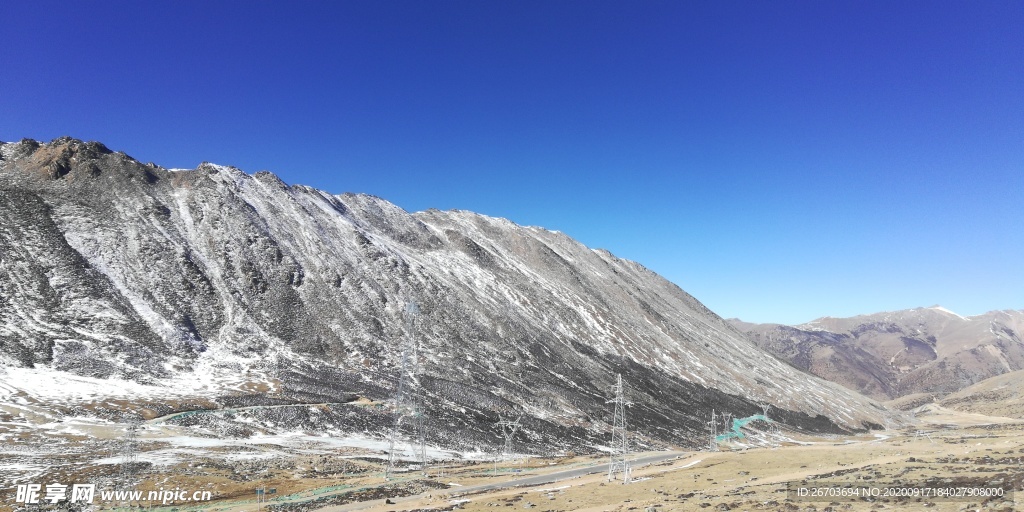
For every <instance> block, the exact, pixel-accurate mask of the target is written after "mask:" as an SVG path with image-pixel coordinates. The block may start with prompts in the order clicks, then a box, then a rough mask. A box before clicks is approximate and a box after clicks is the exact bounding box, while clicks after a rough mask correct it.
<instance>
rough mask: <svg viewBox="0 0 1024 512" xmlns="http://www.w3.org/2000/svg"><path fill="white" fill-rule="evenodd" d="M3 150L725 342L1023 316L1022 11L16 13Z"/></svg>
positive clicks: (594, 1)
mask: <svg viewBox="0 0 1024 512" xmlns="http://www.w3.org/2000/svg"><path fill="white" fill-rule="evenodd" d="M2 12H3V15H4V18H5V21H4V23H3V29H2V30H0V48H2V49H3V59H2V61H3V62H2V64H0V69H2V72H0V140H8V141H10V140H17V139H20V138H23V137H29V138H35V139H40V140H49V139H52V138H55V137H57V136H60V135H71V136H74V137H77V138H82V139H86V140H99V141H102V142H104V143H105V144H107V145H108V146H110V147H111V148H112V149H116V150H123V151H125V152H127V153H128V154H130V155H132V156H134V157H135V158H138V159H139V160H142V161H154V162H156V163H158V164H160V165H163V166H166V167H194V166H195V165H197V164H198V163H199V162H201V161H204V160H206V161H212V162H216V163H222V164H230V165H235V166H237V167H240V168H242V169H243V170H246V171H248V172H255V171H257V170H261V169H268V170H271V171H273V172H275V173H277V174H279V175H280V176H281V177H282V178H283V179H284V180H285V181H287V182H289V183H302V184H307V185H312V186H315V187H317V188H322V189H325V190H328V191H331V192H335V193H341V192H346V191H351V192H366V193H371V194H375V195H378V196H381V197H384V198H386V199H388V200H390V201H392V202H394V203H396V204H398V205H400V206H402V207H403V208H405V209H407V210H410V211H417V210H422V209H426V208H431V207H434V208H440V209H449V208H460V209H467V210H473V211H476V212H480V213H484V214H487V215H492V216H499V217H506V218H509V219H511V220H513V221H515V222H518V223H520V224H528V225H540V226H544V227H547V228H550V229H557V230H560V231H564V232H566V233H567V234H569V235H571V236H573V237H575V238H577V239H579V240H581V241H582V242H584V243H585V244H587V245H589V246H591V247H601V248H606V249H609V250H611V251H612V252H613V253H615V254H616V255H618V256H621V257H625V258H629V259H633V260H636V261H639V262H641V263H643V264H644V265H646V266H648V267H649V268H651V269H653V270H655V271H657V272H659V273H660V274H662V275H664V276H665V277H667V278H668V279H670V280H672V281H673V282H675V283H677V284H679V285H680V286H681V287H682V288H683V289H685V290H686V291H688V292H690V293H691V294H693V295H694V296H696V297H697V298H698V299H699V300H701V301H702V302H704V303H705V304H706V305H707V306H709V307H710V308H711V309H712V310H714V311H716V312H717V313H719V314H721V315H722V316H725V317H740V318H743V319H745V320H749V321H759V322H768V321H774V322H782V323H798V322H803V321H808V320H811V319H813V318H816V317H819V316H824V315H831V316H848V315H854V314H860V313H870V312H876V311H883V310H893V309H902V308H909V307H915V306H929V305H932V304H942V305H944V306H946V307H947V308H950V309H952V310H954V311H957V312H959V313H961V314H978V313H982V312H985V311H988V310H992V309H1006V308H1024V263H1022V262H1024V256H1022V252H1024V205H1022V201H1024V29H1022V28H1021V27H1024V2H1019V1H985V2H943V1H927V2H911V1H905V2H862V1H856V2H843V1H829V2H820V1H807V2H785V1H780V2H775V1H773V2H763V1H757V2H754V1H713V2H712V1H709V2H679V1H671V2H656V1H647V2H643V1H642V2H621V1H616V2H605V1H598V0H587V1H544V2H530V1H514V2H513V1H501V2H499V1H480V0H472V1H432V2H431V1H419V0H417V1H380V2H378V1H363V2H341V1H338V2H327V1H317V2H301V1H300V2H265V1H248V2H224V1H221V2H216V1H215V2H199V1H177V2H166V3H165V2H157V1H152V2H150V1H147V2H114V1H104V2H88V3H86V2H55V3H46V2H14V3H11V4H8V5H5V7H4V9H3V11H2Z"/></svg>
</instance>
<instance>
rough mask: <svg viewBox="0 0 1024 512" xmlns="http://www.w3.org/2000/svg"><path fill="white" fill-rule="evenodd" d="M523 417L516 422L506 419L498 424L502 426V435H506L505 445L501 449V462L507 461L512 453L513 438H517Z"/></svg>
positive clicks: (520, 416)
mask: <svg viewBox="0 0 1024 512" xmlns="http://www.w3.org/2000/svg"><path fill="white" fill-rule="evenodd" d="M522 419H523V415H522V414H520V415H519V417H518V418H516V420H515V421H509V420H506V419H504V418H502V419H501V421H499V422H498V425H500V426H501V433H502V434H504V435H505V445H504V446H503V447H502V449H501V460H502V461H505V460H506V459H507V458H508V456H509V454H511V453H512V438H513V437H515V435H516V432H517V431H519V422H520V421H522Z"/></svg>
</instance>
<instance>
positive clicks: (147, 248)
mask: <svg viewBox="0 0 1024 512" xmlns="http://www.w3.org/2000/svg"><path fill="white" fill-rule="evenodd" d="M410 300H412V301H415V302H416V303H417V304H418V307H419V311H420V312H419V314H418V315H416V316H415V317H414V324H413V331H414V335H415V336H414V338H415V339H416V340H417V341H418V343H419V346H420V349H419V353H418V356H417V357H416V359H415V362H416V363H417V366H418V368H419V369H418V371H417V373H416V376H415V381H414V386H413V390H414V391H413V393H414V394H415V395H417V396H418V397H419V400H420V401H421V402H422V403H424V404H425V405H426V412H425V417H426V420H425V421H427V422H428V423H430V424H431V425H432V426H433V427H435V428H433V429H431V432H432V434H431V435H432V436H435V437H436V438H435V439H431V440H430V441H431V442H435V443H437V444H446V443H447V444H452V443H461V444H463V445H466V446H482V445H488V444H493V443H495V442H497V441H498V440H497V435H496V431H495V427H494V423H495V422H496V421H498V418H499V415H500V414H505V415H514V414H524V420H523V422H524V431H525V432H526V437H528V438H529V441H527V443H528V444H529V445H531V446H534V447H539V446H542V445H543V446H547V447H549V448H550V447H552V446H556V447H571V448H574V449H578V448H583V449H588V448H590V449H593V448H594V447H598V446H600V445H601V444H602V443H605V442H607V434H608V432H609V431H610V426H609V420H610V416H611V410H610V406H609V405H608V403H607V401H608V400H609V399H610V398H611V395H610V393H611V392H610V388H611V386H612V384H613V382H614V380H615V376H616V374H618V373H621V374H622V375H623V377H624V379H625V381H626V383H627V389H628V394H629V397H628V398H629V400H630V401H631V402H632V406H631V407H630V412H629V414H630V420H629V421H630V426H631V429H632V430H633V431H634V432H636V436H637V437H636V439H637V442H638V443H640V444H645V443H647V444H648V445H651V446H654V445H659V444H663V443H669V442H671V443H683V444H685V443H702V442H703V440H702V438H703V435H704V434H703V431H704V430H705V428H706V427H705V422H706V421H707V415H708V413H709V411H710V409H711V408H716V409H717V410H719V411H723V410H727V411H731V412H733V413H734V414H736V415H746V414H753V413H754V412H760V411H761V409H760V407H759V406H758V403H759V402H767V403H771V404H773V405H774V406H775V409H773V411H774V412H773V415H774V417H775V418H776V419H777V420H779V421H783V422H786V423H790V424H793V425H799V426H802V427H803V428H808V429H816V430H830V429H832V430H834V429H837V428H846V429H851V428H852V429H858V428H864V427H865V426H868V425H871V424H878V423H881V417H882V414H883V413H882V409H881V407H880V406H879V405H878V404H877V403H875V402H873V401H870V400H868V399H865V398H864V397H862V396H859V395H857V394H856V393H852V392H849V391H847V390H846V389H844V388H842V387H840V386H837V385H835V384H832V383H829V382H825V381H822V380H819V379H817V378H814V377H811V376H808V375H807V374H805V373H803V372H801V371H798V370H796V369H795V368H793V367H791V366H790V365H788V364H786V363H783V362H781V361H779V360H777V359H775V358H774V357H772V356H770V355H768V354H767V353H766V352H764V351H763V350H761V349H759V348H758V347H757V346H755V345H754V344H752V343H751V342H750V341H748V340H747V339H746V338H745V337H744V336H743V335H742V334H741V333H740V332H738V331H737V330H736V329H734V328H733V327H732V326H730V325H729V324H728V323H726V322H725V321H723V320H722V319H720V318H719V317H718V316H716V315H715V314H714V313H712V312H711V311H709V310H708V309H706V308H705V307H704V306H703V305H702V304H701V303H700V302H698V301H697V300H696V299H694V298H693V297H691V296H690V295H688V294H687V293H685V292H684V291H683V290H681V289H680V288H679V287H677V286H676V285H674V284H672V283H670V282H668V281H666V280H665V279H663V278H661V277H660V276H658V275H656V274H655V273H653V272H651V271H650V270H648V269H646V268H644V267H643V266H641V265H639V264H637V263H634V262H631V261H626V260H622V259H619V258H616V257H615V256H613V255H612V254H611V253H609V252H607V251H604V250H593V249H589V248H587V247H585V246H583V245H582V244H580V243H579V242H576V241H575V240H573V239H571V238H569V237H568V236H566V235H564V234H561V233H558V232H554V231H549V230H546V229H542V228H537V227H524V226H518V225H516V224H514V223H512V222H509V221H508V220H505V219H499V218H491V217H486V216H483V215H478V214H474V213H470V212H465V211H447V212H442V211H436V210H430V211H425V212H419V213H414V214H410V213H407V212H405V211H403V210H402V209H400V208H398V207H397V206H395V205H393V204H391V203H389V202H387V201H385V200H383V199H379V198H376V197H372V196H367V195H354V194H343V195H331V194H328V193H326V192H323V191H320V190H316V189H313V188H310V187H306V186H301V185H294V186H289V185H287V184H285V183H284V182H282V181H281V180H280V179H279V178H277V177H276V176H274V175H273V174H271V173H269V172H258V173H256V174H254V175H248V174H245V173H243V172H241V171H240V170H238V169H235V168H232V167H225V166H219V165H213V164H207V163H204V164H202V165H200V166H199V167H197V168H196V169H194V170H185V171H183V170H169V169H164V168H162V167H159V166H156V165H154V164H143V163H140V162H138V161H136V160H134V159H132V158H131V157H129V156H127V155H126V154H124V153H121V152H113V151H111V150H109V149H107V148H106V147H104V146H103V145H102V144H99V143H95V142H88V143H86V142H82V141H79V140H75V139H71V138H60V139H56V140H54V141H52V142H50V143H47V144H42V143H38V142H35V141H31V140H23V141H21V142H17V143H8V144H3V145H2V146H0V367H2V366H7V367H9V368H8V369H9V370H10V372H11V373H10V374H11V375H15V374H16V375H18V376H21V380H19V381H8V384H12V385H9V386H7V390H8V391H7V393H8V394H7V399H9V400H13V399H14V398H12V397H15V396H23V397H24V396H28V397H29V399H31V398H32V397H33V396H37V397H42V396H44V395H45V396H51V397H53V396H63V395H61V393H63V392H66V391H68V389H67V388H62V389H58V390H54V389H49V388H48V389H45V390H44V389H42V388H40V387H39V386H42V385H41V384H39V385H36V384H32V382H44V381H45V382H51V383H59V382H66V381H67V379H68V377H67V376H69V375H73V376H77V377H75V378H74V379H73V382H75V386H87V385H89V386H94V387H95V390H94V391H90V392H89V393H84V392H83V393H79V395H81V396H83V397H85V396H87V397H93V399H95V400H102V399H103V397H104V396H113V395H112V394H117V393H121V394H120V395H118V396H120V397H121V398H123V399H124V400H128V401H129V402H130V401H132V400H136V401H138V400H141V395H140V393H141V394H146V396H148V397H150V398H148V399H147V400H149V402H150V403H149V404H148V405H147V406H151V407H160V404H161V403H168V400H169V398H167V397H179V398H181V399H185V398H187V397H195V396H200V395H201V396H205V397H207V398H208V399H209V400H212V401H213V402H215V403H219V404H221V405H223V404H224V403H228V402H231V403H235V402H239V401H245V400H247V401H248V402H247V403H270V402H273V403H279V402H280V403H286V402H289V401H304V402H308V403H321V402H331V403H337V402H349V401H352V400H354V399H355V398H356V397H362V398H363V399H364V400H363V402H369V403H376V404H380V403H382V402H384V401H386V400H387V399H388V397H390V396H391V395H392V394H393V393H394V389H395V386H396V382H397V373H398V368H399V366H400V364H399V361H400V347H399V345H400V343H401V340H402V339H403V336H404V334H405V331H404V329H403V325H404V322H403V311H404V310H405V309H406V303H407V302H408V301H410ZM27 369H31V370H27ZM33 375H36V377H33ZM44 377H45V378H44ZM61 379H64V380H61ZM111 383H115V385H113V386H111ZM33 386H36V387H33ZM0 387H2V386H0ZM51 387H52V388H60V387H61V386H60V385H59V384H53V385H52V386H51ZM112 388H117V389H120V390H121V391H117V390H116V389H114V390H112ZM130 390H140V391H137V392H136V391H130ZM0 391H2V390H0ZM105 393H106V394H105ZM133 393H134V394H133ZM97 397H98V398H97ZM3 398H4V397H3V393H2V392H0V400H2V399H3ZM81 399H82V400H85V398H81ZM346 414H347V415H343V417H338V418H334V419H333V420H331V421H332V423H333V424H334V425H335V426H337V427H338V428H341V429H352V430H362V431H366V432H376V431H379V427H380V425H384V424H387V423H388V422H389V421H390V420H389V416H388V414H387V409H386V408H384V407H368V408H365V409H362V410H360V411H359V412H357V413H356V412H350V413H346ZM275 421H285V419H281V418H278V419H277V420H275ZM288 421H292V422H294V423H296V424H300V425H302V426H303V428H310V429H312V428H316V424H317V423H316V422H315V421H313V420H311V419H310V418H291V419H289V420H288ZM499 432H500V430H499Z"/></svg>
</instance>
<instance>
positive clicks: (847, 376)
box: [729, 306, 1024, 400]
mask: <svg viewBox="0 0 1024 512" xmlns="http://www.w3.org/2000/svg"><path fill="white" fill-rule="evenodd" d="M729 322H730V323H731V324H732V325H733V326H735V327H736V328H737V329H739V330H741V331H743V332H745V333H746V334H747V336H748V337H749V338H750V340H751V341H753V342H754V343H755V344H757V345H758V346H759V347H761V348H763V349H765V350H767V351H768V352H771V353H772V354H775V356H777V357H779V358H781V359H783V360H785V361H789V363H790V364H792V365H793V366H795V367H797V368H800V369H802V370H805V371H808V372H810V373H813V374H814V375H817V376H819V377H822V378H824V379H828V380H830V381H832V382H836V383H839V384H842V385H843V386H846V387H847V388H849V389H852V390H856V391H858V392H860V393H863V394H865V395H867V396H870V397H872V398H875V399H879V400H886V399H891V398H897V397H901V396H906V395H912V394H916V393H933V394H939V395H944V394H946V393H952V392H956V391H959V390H961V389H963V388H965V387H967V386H970V385H972V384H974V383H976V382H980V381H982V380H984V379H987V378H989V377H993V376H996V375H1001V374H1004V373H1008V372H1012V371H1016V370H1021V369H1024V341H1022V340H1024V311H1021V310H1007V311H992V312H989V313H985V314H983V315H978V316H972V317H962V316H960V315H957V314H956V313H953V312H952V311H949V310H947V309H945V308H942V307H940V306H933V307H929V308H915V309H908V310H904V311H894V312H889V313H876V314H872V315H860V316H855V317H852V318H831V317H825V318H819V319H817V320H814V321H812V322H808V323H806V324H802V325H796V326H787V325H778V324H751V323H746V322H743V321H740V320H736V319H732V320H729Z"/></svg>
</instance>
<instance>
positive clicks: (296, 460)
mask: <svg viewBox="0 0 1024 512" xmlns="http://www.w3.org/2000/svg"><path fill="white" fill-rule="evenodd" d="M6 409H7V410H6V413H7V415H8V418H9V419H11V418H12V417H13V416H14V415H15V414H16V415H17V418H13V419H32V420H34V421H35V425H34V428H29V427H28V426H26V425H27V423H25V424H23V423H21V422H19V421H7V422H3V425H0V427H3V428H4V430H5V432H4V433H3V434H2V435H3V436H4V441H5V442H4V447H3V449H4V452H5V455H4V461H3V462H0V470H2V471H0V477H2V478H3V480H4V482H3V494H4V496H3V499H2V500H0V510H4V511H10V510H15V509H16V508H17V507H18V506H17V505H16V504H14V499H13V498H14V494H15V493H14V489H15V488H16V486H17V485H23V484H25V483H26V482H30V483H31V482H35V483H40V484H49V483H51V482H56V483H68V484H70V483H76V482H102V481H109V482H112V483H113V484H114V485H116V482H117V478H118V472H119V471H120V470H121V469H122V468H123V467H124V465H123V464H121V462H122V460H123V454H122V453H120V450H123V445H122V444H119V441H118V439H117V436H118V435H119V434H118V432H120V431H121V430H123V429H121V428H119V427H118V426H117V425H116V424H112V423H110V422H104V421H92V422H90V421H86V420H84V419H74V418H71V419H64V420H62V421H59V422H49V423H45V421H47V418H45V417H41V416H33V415H34V414H41V413H38V412H36V411H34V409H33V408H32V407H29V406H22V407H21V408H20V409H19V408H14V407H12V406H10V405H8V406H6ZM918 414H919V417H918V420H919V421H920V422H921V423H919V424H918V426H916V427H913V428H907V429H903V430H890V431H885V432H881V433H873V434H870V435H863V436H858V437H849V438H835V437H831V438H814V437H809V436H801V435H797V434H791V435H789V437H788V441H787V442H785V443H783V445H782V446H779V447H775V448H746V449H739V448H738V447H737V449H734V450H726V449H723V450H722V451H717V452H654V453H647V454H634V455H633V456H632V458H633V459H635V460H636V462H635V463H634V465H633V466H634V467H633V472H632V479H633V481H632V482H631V483H629V484H625V485H624V484H622V483H621V482H618V481H616V482H608V480H607V467H608V465H607V458H603V457H602V458H596V457H574V456H566V457H545V458H541V457H529V458H526V457H523V458H520V459H517V460H514V461H510V462H506V463H502V464H498V465H495V464H494V463H493V462H489V461H488V460H487V457H489V455H486V454H482V453H477V454H472V453H470V454H448V455H449V456H451V457H450V459H449V460H448V461H447V462H444V463H441V462H435V463H434V464H433V465H432V466H431V467H429V468H428V469H427V476H423V475H422V474H421V471H420V469H419V468H416V467H408V466H407V467H405V468H402V470H401V471H399V472H397V473H396V474H395V475H394V476H395V478H393V479H392V480H385V479H384V475H383V472H382V467H383V464H382V460H381V459H380V453H381V451H380V450H381V440H379V439H376V440H374V439H369V438H367V439H363V440H362V442H360V440H358V439H348V440H344V441H342V440H332V439H325V438H322V437H318V436H309V435H302V434H299V433H296V434H294V435H277V436H266V435H261V436H254V437H244V438H237V439H231V438H219V439H218V438H210V437H201V436H195V435H194V434H193V433H191V432H190V431H189V429H188V428H186V427H182V426H177V425H167V424H162V423H159V422H151V423H150V424H148V425H146V428H145V429H143V431H142V432H140V437H139V447H140V448H139V453H138V463H137V465H136V466H135V470H137V473H138V474H137V476H136V480H137V481H139V484H138V485H137V486H136V487H135V488H136V489H138V490H141V491H143V492H144V493H148V492H149V491H151V490H152V491H159V490H160V489H165V490H168V489H175V488H177V489H183V490H187V491H189V492H194V491H206V490H208V491H210V492H211V495H212V496H213V499H212V500H211V501H208V502H198V503H192V504H187V503H182V502H180V501H176V502H174V503H172V504H169V505H167V506H163V507H162V506H161V505H162V504H161V503H160V502H159V501H156V502H154V501H148V500H136V501H133V504H134V505H135V506H142V507H144V508H151V509H157V510H166V511H168V512H171V511H177V512H188V511H204V512H236V511H252V510H258V509H265V510H268V511H271V512H307V511H308V512H312V511H315V510H322V511H324V512H344V511H353V510H365V511H402V510H404V511H413V510H455V509H459V510H495V509H498V510H518V509H531V510H537V511H556V510H563V511H569V510H579V511H592V512H599V511H629V510H638V511H644V512H646V511H651V510H657V511H667V510H684V511H685V510H695V511H702V510H708V511H720V510H785V511H797V510H800V511H820V512H823V511H826V510H831V511H834V512H835V511H847V510H849V511H860V510H939V511H962V510H1016V509H1019V510H1024V508H1020V507H1018V508H1015V504H1014V500H1016V503H1017V505H1021V504H1024V494H1021V495H1020V496H1010V495H1007V496H1004V497H1003V498H983V497H974V498H969V499H960V500H950V499H948V498H944V497H938V496H912V497H883V496H879V497H877V498H874V499H873V500H870V501H868V500H865V499H841V498H837V497H834V496H833V497H831V498H816V497H799V496H796V495H794V494H793V493H790V492H789V491H788V487H791V486H803V487H805V488H807V489H812V488H816V489H817V490H819V492H820V490H821V489H835V488H838V487H844V486H846V487H848V486H851V485H856V486H857V487H859V488H861V489H871V488H875V489H879V491H877V492H880V493H882V492H885V489H886V488H888V487H890V486H891V485H892V484H899V485H900V486H901V487H902V488H906V489H912V490H914V491H913V492H917V493H921V492H924V493H937V492H943V491H939V489H943V490H944V489H949V488H955V489H974V488H985V489H987V488H999V489H1003V490H1014V491H1016V492H1017V493H1018V494H1020V493H1021V492H1022V491H1021V489H1022V480H1024V464H1022V462H1024V422H1022V421H1019V420H1013V419H1009V418H998V417H989V416H982V415H978V414H967V413H958V412H956V411H952V410H949V409H944V408H941V407H938V406H932V407H929V408H924V409H922V410H920V411H918ZM433 455H434V456H435V457H438V458H445V457H446V456H445V455H444V454H442V453H434V454H433ZM456 457H457V460H456ZM258 487H263V488H265V489H267V491H266V494H265V495H264V496H265V497H266V498H269V499H268V500H267V501H266V502H265V503H257V501H256V494H255V493H256V489H257V488H258ZM270 489H274V490H275V491H276V492H275V493H274V494H270ZM794 492H796V491H795V489H794ZM809 492H814V491H809ZM846 492H849V491H846ZM867 492H870V491H867ZM904 492H905V491H904ZM97 494H98V493H97ZM1010 494H1012V493H1010ZM144 495H145V494H144ZM62 505H64V507H63V508H66V506H67V503H63V504H62ZM58 506H60V505H58ZM36 507H37V506H35V505H34V506H32V508H33V509H35V508H36ZM46 507H47V506H46V505H43V506H42V508H46ZM97 507H98V508H99V509H108V510H109V509H117V508H122V509H123V508H124V503H123V500H122V501H118V500H107V501H99V502H98V503H97Z"/></svg>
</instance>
